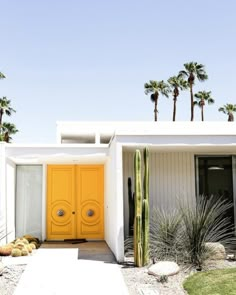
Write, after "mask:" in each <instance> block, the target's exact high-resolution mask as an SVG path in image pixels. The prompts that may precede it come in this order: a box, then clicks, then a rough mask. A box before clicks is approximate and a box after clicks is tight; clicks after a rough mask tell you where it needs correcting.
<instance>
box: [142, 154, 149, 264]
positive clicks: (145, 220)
mask: <svg viewBox="0 0 236 295" xmlns="http://www.w3.org/2000/svg"><path fill="white" fill-rule="evenodd" d="M143 155H144V181H143V212H142V213H143V216H142V226H143V265H146V264H148V262H149V151H148V149H147V148H145V149H144V153H143Z"/></svg>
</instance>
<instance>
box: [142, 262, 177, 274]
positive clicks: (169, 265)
mask: <svg viewBox="0 0 236 295" xmlns="http://www.w3.org/2000/svg"><path fill="white" fill-rule="evenodd" d="M179 271H180V268H179V266H178V264H177V263H175V262H173V261H159V262H157V263H156V264H153V265H152V266H151V267H149V269H148V273H149V274H150V275H154V276H172V275H175V274H177V273H178V272H179Z"/></svg>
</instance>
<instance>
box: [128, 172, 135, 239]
mask: <svg viewBox="0 0 236 295" xmlns="http://www.w3.org/2000/svg"><path fill="white" fill-rule="evenodd" d="M128 197H129V198H128V201H129V236H132V235H133V231H134V196H133V192H132V180H131V178H130V177H128Z"/></svg>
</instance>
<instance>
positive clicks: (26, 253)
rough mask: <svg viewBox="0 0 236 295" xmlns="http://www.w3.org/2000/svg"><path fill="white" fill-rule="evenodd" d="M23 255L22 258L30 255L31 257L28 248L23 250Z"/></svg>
mask: <svg viewBox="0 0 236 295" xmlns="http://www.w3.org/2000/svg"><path fill="white" fill-rule="evenodd" d="M21 255H22V256H28V255H29V252H28V250H27V249H26V248H23V249H22V250H21Z"/></svg>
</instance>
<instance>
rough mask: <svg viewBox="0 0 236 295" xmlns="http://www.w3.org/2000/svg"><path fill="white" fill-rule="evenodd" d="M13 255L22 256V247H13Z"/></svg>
mask: <svg viewBox="0 0 236 295" xmlns="http://www.w3.org/2000/svg"><path fill="white" fill-rule="evenodd" d="M11 256H12V257H19V256H21V250H20V249H17V248H14V249H12V251H11Z"/></svg>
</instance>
